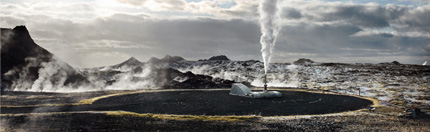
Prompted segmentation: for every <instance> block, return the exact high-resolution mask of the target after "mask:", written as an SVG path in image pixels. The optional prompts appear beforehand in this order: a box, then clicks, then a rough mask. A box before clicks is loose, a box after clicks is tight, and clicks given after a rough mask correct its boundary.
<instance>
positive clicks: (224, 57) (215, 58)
mask: <svg viewBox="0 0 430 132" xmlns="http://www.w3.org/2000/svg"><path fill="white" fill-rule="evenodd" d="M209 60H230V59H228V58H227V56H225V55H219V56H212V57H211V58H209Z"/></svg>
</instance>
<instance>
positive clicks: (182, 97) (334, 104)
mask: <svg viewBox="0 0 430 132" xmlns="http://www.w3.org/2000/svg"><path fill="white" fill-rule="evenodd" d="M228 93H229V91H175V92H154V93H140V94H132V95H125V96H117V97H111V98H106V99H101V100H98V101H96V102H94V104H96V105H99V104H109V105H110V106H108V107H104V108H100V109H98V110H124V111H132V112H137V113H157V114H190V115H250V114H251V115H262V116H275V115H303V114H324V113H333V112H342V111H349V110H357V109H360V108H365V107H367V106H369V105H371V104H372V102H371V101H369V100H364V99H360V98H356V97H351V96H342V95H329V94H317V93H308V92H293V91H283V92H281V93H282V94H283V96H282V97H281V98H270V99H264V98H263V99H252V98H244V97H238V96H231V95H229V94H228Z"/></svg>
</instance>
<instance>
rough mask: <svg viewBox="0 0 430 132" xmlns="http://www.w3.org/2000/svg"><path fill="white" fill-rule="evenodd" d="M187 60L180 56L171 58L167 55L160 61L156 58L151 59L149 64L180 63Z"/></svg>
mask: <svg viewBox="0 0 430 132" xmlns="http://www.w3.org/2000/svg"><path fill="white" fill-rule="evenodd" d="M184 60H185V59H184V58H182V57H180V56H170V55H166V56H164V58H162V59H158V58H156V57H151V58H150V59H149V60H148V61H147V62H148V63H170V62H178V61H184Z"/></svg>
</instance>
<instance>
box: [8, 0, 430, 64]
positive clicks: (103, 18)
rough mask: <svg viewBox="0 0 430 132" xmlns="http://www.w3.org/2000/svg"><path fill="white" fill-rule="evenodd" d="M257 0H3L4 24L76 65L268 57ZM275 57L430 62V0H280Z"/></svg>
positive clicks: (283, 59)
mask: <svg viewBox="0 0 430 132" xmlns="http://www.w3.org/2000/svg"><path fill="white" fill-rule="evenodd" d="M259 3H260V2H259V1H258V0H61V1H58V0H1V1H0V27H2V28H13V27H15V26H18V25H25V26H26V27H27V29H28V30H29V32H30V35H31V36H32V38H33V39H34V41H35V42H36V43H37V44H39V45H40V46H42V47H44V48H46V49H47V50H49V51H50V52H52V53H54V54H55V55H57V56H58V57H59V58H60V59H62V60H64V61H66V62H67V63H69V64H71V65H72V66H74V67H98V66H107V65H114V64H118V63H120V62H122V61H125V60H127V59H128V58H130V57H135V58H137V59H139V60H140V61H143V62H145V61H147V60H149V58H151V57H158V58H162V57H164V56H166V55H171V56H182V57H184V58H185V59H186V60H198V59H207V58H209V57H211V56H215V55H227V56H228V57H229V58H230V59H232V60H250V59H253V60H262V57H261V52H260V50H261V44H260V36H261V32H260V25H259V21H258V20H259V13H258V6H259ZM278 6H279V8H280V9H279V10H280V26H281V30H280V33H279V35H278V38H277V41H276V44H275V49H274V51H273V54H272V62H279V63H285V62H293V61H295V60H297V59H299V58H309V59H311V60H314V61H316V62H342V63H380V62H392V61H398V62H400V63H406V64H422V63H423V62H424V61H426V60H430V0H377V1H371V0H283V1H282V0H281V1H280V2H279V3H278Z"/></svg>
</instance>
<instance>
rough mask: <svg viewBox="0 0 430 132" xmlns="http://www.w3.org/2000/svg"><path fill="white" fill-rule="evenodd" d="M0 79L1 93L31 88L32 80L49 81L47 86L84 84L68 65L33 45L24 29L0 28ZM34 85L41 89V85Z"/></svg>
mask: <svg viewBox="0 0 430 132" xmlns="http://www.w3.org/2000/svg"><path fill="white" fill-rule="evenodd" d="M64 77H65V78H66V79H65V80H64ZM1 80H2V83H1V90H2V91H3V90H12V89H13V88H14V87H16V86H17V85H20V87H21V88H24V89H27V88H31V87H32V86H33V84H34V82H35V81H36V80H38V82H43V81H49V83H50V84H48V85H70V86H73V85H75V84H77V83H78V82H87V79H86V78H85V77H84V76H82V75H81V74H80V73H78V72H77V71H76V70H75V69H74V68H73V67H71V66H70V65H69V64H67V63H65V62H63V61H61V60H60V59H58V58H57V57H55V56H54V55H53V54H52V53H50V52H49V51H47V50H46V49H44V48H42V47H40V46H39V45H37V44H36V43H34V41H33V39H32V38H31V36H30V34H29V32H28V30H27V28H26V27H25V26H17V27H15V28H13V29H8V28H1ZM18 81H19V82H18ZM38 85H39V86H40V87H44V86H43V85H44V84H43V83H40V84H38Z"/></svg>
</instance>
